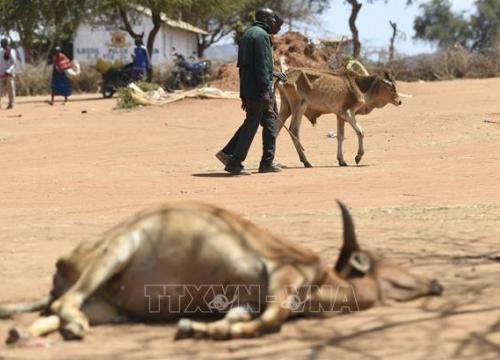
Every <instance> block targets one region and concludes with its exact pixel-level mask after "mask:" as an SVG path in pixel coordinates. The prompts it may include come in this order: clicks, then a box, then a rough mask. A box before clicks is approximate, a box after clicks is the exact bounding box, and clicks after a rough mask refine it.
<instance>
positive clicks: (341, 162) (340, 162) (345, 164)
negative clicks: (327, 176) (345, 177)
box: [339, 161, 347, 167]
mask: <svg viewBox="0 0 500 360" xmlns="http://www.w3.org/2000/svg"><path fill="white" fill-rule="evenodd" d="M339 166H341V167H344V166H347V163H346V162H345V161H339Z"/></svg>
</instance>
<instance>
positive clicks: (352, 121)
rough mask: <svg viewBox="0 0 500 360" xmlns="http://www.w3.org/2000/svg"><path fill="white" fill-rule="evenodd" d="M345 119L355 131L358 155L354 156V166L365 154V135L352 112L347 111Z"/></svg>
mask: <svg viewBox="0 0 500 360" xmlns="http://www.w3.org/2000/svg"><path fill="white" fill-rule="evenodd" d="M346 119H347V121H348V122H349V124H351V126H352V128H353V129H354V131H356V135H357V136H358V154H357V155H356V158H355V160H356V164H359V162H360V161H361V158H362V157H363V155H364V153H365V149H364V146H363V138H364V137H365V133H364V131H363V128H362V127H361V125H360V124H359V123H358V121H357V120H356V117H355V116H354V112H353V111H351V110H347V117H346Z"/></svg>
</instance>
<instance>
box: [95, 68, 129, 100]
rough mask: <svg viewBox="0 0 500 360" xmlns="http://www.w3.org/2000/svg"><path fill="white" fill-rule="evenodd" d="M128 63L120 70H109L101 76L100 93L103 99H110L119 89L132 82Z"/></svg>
mask: <svg viewBox="0 0 500 360" xmlns="http://www.w3.org/2000/svg"><path fill="white" fill-rule="evenodd" d="M133 66H134V64H133V63H130V64H127V65H125V66H123V67H122V68H120V69H114V68H111V69H109V70H108V71H106V73H104V74H103V75H102V84H101V93H102V96H103V97H105V98H110V97H112V96H113V94H114V93H115V92H116V90H117V89H118V88H120V87H125V86H127V85H128V84H130V83H131V82H132V69H133Z"/></svg>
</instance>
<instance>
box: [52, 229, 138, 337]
mask: <svg viewBox="0 0 500 360" xmlns="http://www.w3.org/2000/svg"><path fill="white" fill-rule="evenodd" d="M141 238H142V232H141V231H140V230H135V231H134V232H132V233H129V234H126V235H123V236H121V237H118V238H116V239H114V242H112V243H107V242H105V243H103V244H104V245H105V246H102V247H99V248H97V249H96V250H95V254H94V256H93V260H94V261H92V262H91V264H89V266H88V267H87V268H85V269H84V270H83V271H82V273H81V275H80V277H79V278H78V281H77V282H76V283H75V284H74V285H73V286H72V287H71V288H70V289H69V290H68V291H67V292H66V293H65V294H64V295H63V296H62V297H61V298H59V299H58V300H57V301H55V302H54V303H53V304H52V305H51V310H52V312H53V313H54V314H56V315H58V316H59V317H60V318H61V321H62V326H63V327H62V329H61V330H62V333H63V336H64V337H65V338H66V339H81V338H83V336H84V335H85V332H86V331H87V330H88V328H89V319H88V318H87V316H85V314H84V313H83V312H82V311H81V310H80V308H81V307H82V305H83V303H84V301H85V300H87V298H89V297H90V296H91V295H92V294H93V293H94V292H95V291H96V290H97V289H98V288H99V287H100V286H101V285H102V284H104V283H105V282H106V281H108V280H109V279H110V278H111V277H113V276H114V275H116V274H118V273H119V272H121V271H122V270H123V269H124V268H125V267H126V266H127V264H128V262H129V260H130V258H131V257H132V256H133V255H134V254H135V251H136V250H137V247H138V246H139V242H140V240H141Z"/></svg>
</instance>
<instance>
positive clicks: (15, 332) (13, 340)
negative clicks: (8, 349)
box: [5, 328, 27, 345]
mask: <svg viewBox="0 0 500 360" xmlns="http://www.w3.org/2000/svg"><path fill="white" fill-rule="evenodd" d="M26 338H27V335H26V334H25V333H24V331H22V330H21V329H20V328H12V329H10V330H9V335H8V336H7V339H6V340H5V344H7V345H14V344H17V343H19V342H20V341H21V339H26Z"/></svg>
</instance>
